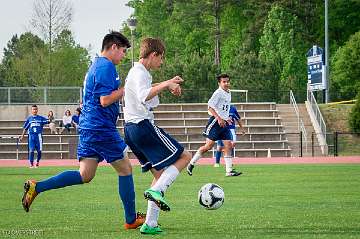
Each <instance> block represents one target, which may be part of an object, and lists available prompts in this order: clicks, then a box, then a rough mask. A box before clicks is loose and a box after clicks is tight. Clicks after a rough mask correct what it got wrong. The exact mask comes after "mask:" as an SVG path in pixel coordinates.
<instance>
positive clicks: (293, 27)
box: [259, 4, 307, 97]
mask: <svg viewBox="0 0 360 239" xmlns="http://www.w3.org/2000/svg"><path fill="white" fill-rule="evenodd" d="M299 28H300V26H299V24H298V21H297V17H296V16H294V15H293V14H290V13H288V12H287V11H286V10H285V9H284V8H282V7H281V6H279V5H277V4H274V5H273V7H272V8H271V10H270V12H269V14H268V19H267V21H266V22H265V25H264V28H263V35H262V36H261V38H260V45H261V46H260V53H259V56H260V59H261V60H263V61H264V62H265V63H266V64H269V65H271V66H272V67H273V72H274V74H275V77H277V78H278V79H279V80H278V88H279V90H280V91H289V90H290V89H292V90H297V91H303V90H304V89H305V87H306V81H307V80H306V78H305V75H306V64H305V57H304V49H305V48H304V46H303V43H302V40H301V35H299V34H298V33H299V32H301V31H300V30H298V29H299ZM285 96H286V97H287V95H286V94H284V97H285Z"/></svg>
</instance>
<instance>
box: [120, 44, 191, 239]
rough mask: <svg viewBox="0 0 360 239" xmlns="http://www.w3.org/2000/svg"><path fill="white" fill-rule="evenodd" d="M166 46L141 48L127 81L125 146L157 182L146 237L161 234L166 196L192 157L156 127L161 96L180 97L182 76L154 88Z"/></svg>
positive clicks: (149, 196)
mask: <svg viewBox="0 0 360 239" xmlns="http://www.w3.org/2000/svg"><path fill="white" fill-rule="evenodd" d="M164 54H165V46H164V44H163V43H162V41H161V40H160V39H154V38H146V39H144V40H143V41H142V42H141V45H140V60H139V62H136V63H135V64H134V66H133V67H132V68H131V70H130V71H129V73H128V76H127V77H126V80H125V102H124V103H125V105H124V118H125V142H126V143H127V144H128V145H129V147H130V148H131V150H132V151H133V152H134V154H135V155H136V157H137V158H138V160H139V162H140V164H141V168H142V171H143V172H147V171H150V172H151V173H152V174H153V176H154V178H153V181H152V184H151V187H150V188H149V189H148V190H146V191H145V193H144V196H145V198H146V199H148V209H147V213H146V220H145V223H144V224H143V225H142V226H141V228H140V232H141V233H143V234H152V235H154V234H160V233H161V232H162V229H160V227H159V225H158V217H159V211H160V209H161V210H164V211H169V210H170V207H169V205H168V203H167V202H166V201H165V200H164V198H163V196H164V193H165V192H166V190H167V189H168V187H169V186H170V185H171V184H172V183H173V182H174V181H175V179H176V177H177V176H178V175H179V173H180V171H181V170H182V169H183V168H185V167H186V165H187V164H188V163H189V161H190V159H191V154H190V153H189V152H187V151H186V150H184V148H183V147H182V146H181V145H180V144H179V143H178V142H177V141H176V140H175V139H173V138H172V137H171V136H170V135H168V134H167V133H166V132H165V131H164V130H162V129H161V128H159V127H157V126H156V125H155V124H154V114H153V112H152V109H153V108H154V107H156V106H158V105H159V98H158V94H159V93H160V92H162V91H166V90H169V91H170V92H171V93H172V94H173V95H175V96H179V95H180V94H181V87H180V83H181V82H182V81H183V80H182V79H181V78H180V77H179V76H175V77H174V78H172V79H170V80H167V81H163V82H161V83H155V84H152V76H151V74H150V72H149V71H150V70H155V69H158V68H160V66H161V64H162V63H163V58H164Z"/></svg>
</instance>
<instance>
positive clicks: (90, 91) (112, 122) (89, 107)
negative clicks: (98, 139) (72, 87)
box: [79, 57, 121, 132]
mask: <svg viewBox="0 0 360 239" xmlns="http://www.w3.org/2000/svg"><path fill="white" fill-rule="evenodd" d="M120 83H121V82H120V79H119V76H118V74H117V72H116V68H115V65H114V64H113V63H112V62H111V61H109V60H108V59H107V58H105V57H96V58H95V60H94V62H93V63H92V65H91V66H90V68H89V71H88V72H87V74H86V76H85V80H84V92H83V101H82V102H83V109H82V111H81V114H80V120H79V125H80V130H82V129H83V130H93V131H102V132H110V131H116V121H117V117H118V114H119V102H114V103H112V104H111V105H109V106H107V107H102V106H101V104H100V97H101V96H106V95H110V94H111V93H112V92H113V91H114V90H117V89H118V88H119V85H120Z"/></svg>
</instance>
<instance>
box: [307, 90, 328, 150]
mask: <svg viewBox="0 0 360 239" xmlns="http://www.w3.org/2000/svg"><path fill="white" fill-rule="evenodd" d="M307 103H308V105H309V106H310V107H309V109H310V112H309V113H310V117H311V118H312V119H313V120H314V122H313V124H315V125H314V126H315V131H318V132H316V133H317V136H318V139H319V143H320V147H321V151H322V153H323V154H327V153H328V152H327V151H328V145H327V141H326V134H327V132H326V124H325V120H324V118H323V116H322V114H321V111H320V109H319V106H318V104H317V102H316V99H315V96H314V94H313V92H312V91H310V90H308V91H307Z"/></svg>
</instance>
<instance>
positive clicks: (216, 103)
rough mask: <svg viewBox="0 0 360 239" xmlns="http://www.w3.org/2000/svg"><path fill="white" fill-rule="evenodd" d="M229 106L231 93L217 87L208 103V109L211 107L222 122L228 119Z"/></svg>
mask: <svg viewBox="0 0 360 239" xmlns="http://www.w3.org/2000/svg"><path fill="white" fill-rule="evenodd" d="M230 104H231V93H230V91H229V92H227V91H225V90H223V89H221V88H220V87H219V89H217V90H216V91H215V92H214V93H213V94H212V96H211V98H210V99H209V101H208V107H211V108H212V109H214V110H215V112H216V113H217V114H218V115H219V116H220V118H222V119H223V120H228V119H229V111H230Z"/></svg>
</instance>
